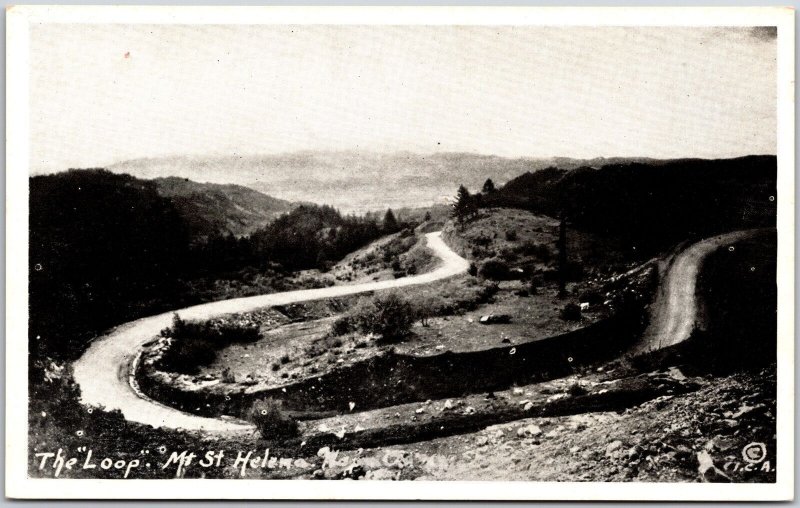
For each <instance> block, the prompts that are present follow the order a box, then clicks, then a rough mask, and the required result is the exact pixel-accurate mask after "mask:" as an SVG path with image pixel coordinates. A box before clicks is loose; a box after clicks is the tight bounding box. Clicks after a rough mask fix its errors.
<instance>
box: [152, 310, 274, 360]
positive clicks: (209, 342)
mask: <svg viewBox="0 0 800 508" xmlns="http://www.w3.org/2000/svg"><path fill="white" fill-rule="evenodd" d="M161 335H162V336H163V337H168V338H169V339H170V340H171V343H170V346H169V348H167V350H166V351H165V352H164V354H163V356H162V357H161V360H160V361H159V364H158V366H159V368H161V369H164V370H168V371H172V372H180V373H184V374H193V373H195V372H197V370H198V367H200V366H202V365H207V364H209V363H211V362H213V361H214V358H215V357H216V352H217V350H218V349H221V348H223V347H225V346H227V345H229V344H233V343H248V342H255V341H256V340H258V339H260V338H261V334H260V333H259V330H258V327H257V326H254V325H240V324H237V323H226V322H218V321H184V320H183V319H181V317H180V316H179V315H178V314H175V315H174V316H173V318H172V326H171V327H170V328H165V329H164V330H161Z"/></svg>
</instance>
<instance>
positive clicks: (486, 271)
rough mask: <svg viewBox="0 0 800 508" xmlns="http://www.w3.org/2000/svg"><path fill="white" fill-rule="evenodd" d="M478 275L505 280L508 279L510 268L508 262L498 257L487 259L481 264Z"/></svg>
mask: <svg viewBox="0 0 800 508" xmlns="http://www.w3.org/2000/svg"><path fill="white" fill-rule="evenodd" d="M478 275H480V276H481V277H483V278H484V279H492V280H505V279H508V276H509V269H508V264H507V263H506V262H505V261H503V260H501V259H497V258H492V259H487V260H486V261H484V262H483V263H482V264H481V267H480V269H478Z"/></svg>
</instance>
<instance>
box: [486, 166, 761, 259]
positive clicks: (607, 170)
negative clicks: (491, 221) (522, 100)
mask: <svg viewBox="0 0 800 508" xmlns="http://www.w3.org/2000/svg"><path fill="white" fill-rule="evenodd" d="M776 180H777V163H776V158H775V157H774V156H748V157H741V158H737V159H724V160H702V159H687V160H674V161H656V162H650V163H631V164H614V165H609V166H604V167H602V168H599V169H596V168H588V167H585V168H578V169H574V170H562V169H557V168H548V169H543V170H540V171H536V172H532V173H530V172H529V173H525V174H523V175H520V176H519V177H517V178H515V179H513V180H510V181H509V182H508V183H507V184H506V185H504V186H503V187H502V188H499V189H497V190H495V191H494V192H491V193H485V194H483V195H482V198H481V199H480V201H477V202H478V203H479V206H485V207H491V206H505V207H518V208H524V209H529V210H532V211H534V212H537V213H544V214H547V215H550V216H553V217H561V216H562V214H563V215H566V217H567V220H568V221H569V223H570V224H571V225H573V226H574V227H576V228H579V229H583V230H586V231H591V232H593V233H595V234H599V235H602V236H606V237H614V238H618V239H620V240H621V241H622V242H623V243H625V244H627V245H628V246H629V247H631V248H633V247H636V251H637V252H638V253H640V254H642V255H645V254H647V253H652V252H654V251H658V250H660V249H663V248H665V247H668V246H670V245H672V244H674V243H675V242H679V241H682V240H686V239H692V238H698V237H703V236H709V235H712V234H716V233H718V232H722V231H729V230H733V229H742V228H752V227H774V226H775V221H776V217H777V209H776V195H777V194H776Z"/></svg>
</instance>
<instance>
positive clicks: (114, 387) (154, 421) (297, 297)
mask: <svg viewBox="0 0 800 508" xmlns="http://www.w3.org/2000/svg"><path fill="white" fill-rule="evenodd" d="M758 231H759V230H746V231H736V232H733V233H728V234H724V235H719V236H715V237H712V238H707V239H705V240H702V241H700V242H697V243H695V244H693V245H691V246H690V247H689V248H687V249H686V250H684V251H683V252H681V253H680V254H678V255H677V256H676V257H675V258H674V260H673V262H672V265H671V266H670V267H669V270H668V272H667V275H666V277H665V279H664V282H663V283H662V284H661V286H660V288H659V292H658V294H657V295H656V300H655V302H654V304H653V307H652V310H651V317H650V324H649V326H648V328H647V330H646V331H645V333H644V335H643V336H642V339H641V340H640V341H639V343H637V345H636V346H635V347H634V348H633V349H632V350H631V352H632V353H634V354H639V353H644V352H647V351H652V350H656V349H661V348H664V347H668V346H671V345H674V344H677V343H679V342H681V341H683V340H686V339H687V338H688V337H689V335H690V334H691V332H692V330H693V328H694V326H695V322H696V318H697V302H696V299H695V289H696V282H697V275H698V271H699V268H700V265H701V263H702V261H703V260H704V259H705V258H706V256H708V255H709V254H711V253H712V252H714V251H715V250H717V249H718V248H720V247H723V246H726V245H730V244H732V243H735V242H737V241H739V240H742V239H744V238H748V237H750V236H752V235H754V234H755V233H757V232H758ZM426 237H427V246H428V247H429V248H430V249H431V250H432V251H433V252H434V253H435V254H436V255H437V256H438V257H439V258H440V259H441V260H442V264H441V265H440V266H439V267H438V268H436V269H435V270H433V271H431V272H428V273H424V274H420V275H415V276H413V277H405V278H402V279H395V280H386V281H380V282H369V283H364V284H353V285H349V286H332V287H326V288H320V289H306V290H298V291H287V292H284V293H274V294H267V295H260V296H253V297H247V298H234V299H231V300H223V301H219V302H212V303H206V304H202V305H195V306H193V307H187V308H185V309H178V310H176V311H172V312H166V313H164V314H159V315H157V316H152V317H148V318H143V319H139V320H137V321H132V322H130V323H127V324H124V325H122V326H120V327H118V328H116V329H114V330H113V331H112V332H110V333H109V334H107V335H105V336H103V337H100V338H98V339H97V340H95V341H94V342H93V343H92V345H91V346H90V347H89V348H88V349H87V351H86V352H85V353H84V355H83V356H82V357H81V358H80V359H79V360H78V361H77V362H75V364H74V377H75V381H76V382H77V383H78V385H79V386H80V388H81V398H82V402H83V403H85V404H88V405H95V406H103V407H105V408H106V409H119V410H120V411H122V414H123V415H125V418H127V419H128V420H131V421H135V422H139V423H143V424H147V425H152V426H154V427H170V428H181V429H185V430H204V431H215V432H247V431H251V430H252V429H253V427H252V425H250V424H249V423H247V422H243V421H238V420H232V419H222V418H219V419H218V418H205V417H201V416H196V415H192V414H189V413H184V412H182V411H178V410H177V409H174V408H171V407H167V406H165V405H163V404H160V403H158V402H156V401H153V400H151V399H149V398H148V397H146V396H144V395H143V394H141V393H140V392H138V391H137V390H136V388H135V383H134V380H133V379H132V376H131V372H132V368H131V367H132V365H131V364H132V362H133V361H135V360H136V359H137V358H138V353H139V351H140V350H141V347H142V345H143V344H144V343H146V342H147V341H149V340H151V339H153V338H154V337H155V336H157V335H158V334H159V332H160V331H161V330H162V329H164V328H166V327H168V326H170V324H171V321H172V315H173V314H174V313H175V312H178V313H179V314H180V315H181V317H182V318H184V319H190V320H202V319H210V318H213V317H216V316H220V315H224V314H230V313H235V312H248V311H252V310H255V309H259V308H263V307H269V306H273V305H286V304H289V303H297V302H303V301H308V300H317V299H322V298H332V297H337V296H345V295H353V294H358V293H364V292H368V291H379V290H384V289H391V288H400V287H404V286H411V285H417V284H427V283H430V282H434V281H437V280H441V279H445V278H448V277H451V276H454V275H458V274H460V273H463V272H465V271H466V270H467V269H468V267H469V262H468V261H467V260H465V259H464V258H462V257H461V256H459V255H458V254H456V253H455V252H453V251H452V250H451V249H450V248H449V247H448V246H447V245H446V244H445V243H444V242H443V241H442V239H441V231H439V232H434V233H428V234H427V235H426Z"/></svg>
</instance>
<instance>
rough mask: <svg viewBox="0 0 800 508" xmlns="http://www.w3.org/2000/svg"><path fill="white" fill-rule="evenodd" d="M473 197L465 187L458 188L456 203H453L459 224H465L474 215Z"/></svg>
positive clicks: (454, 213)
mask: <svg viewBox="0 0 800 508" xmlns="http://www.w3.org/2000/svg"><path fill="white" fill-rule="evenodd" d="M473 213H474V212H473V203H472V196H471V195H470V193H469V191H468V190H467V188H466V187H464V186H463V185H461V186H459V187H458V193H457V194H456V201H455V203H453V214H452V215H453V217H454V218H455V219H456V220H457V221H458V222H459V223H463V222H464V221H466V220H467V219H469V218H470V217H471V216H472V214H473Z"/></svg>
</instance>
